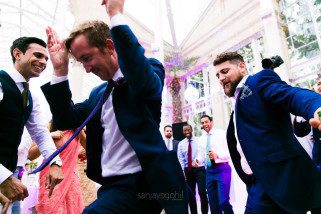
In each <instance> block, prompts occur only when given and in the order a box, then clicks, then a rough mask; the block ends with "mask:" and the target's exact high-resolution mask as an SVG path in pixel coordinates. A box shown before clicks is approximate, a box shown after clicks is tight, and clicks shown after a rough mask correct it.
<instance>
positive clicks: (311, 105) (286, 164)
mask: <svg viewBox="0 0 321 214" xmlns="http://www.w3.org/2000/svg"><path fill="white" fill-rule="evenodd" d="M214 67H215V70H216V71H215V72H216V76H217V78H218V79H219V81H220V83H221V85H222V86H223V89H224V92H225V94H226V95H227V96H229V97H235V98H236V100H235V106H234V107H235V110H234V113H233V114H232V115H231V120H230V124H229V127H228V131H227V141H228V147H229V151H230V154H231V158H232V161H233V164H234V167H235V169H236V171H237V173H238V174H239V176H240V178H241V179H242V180H243V181H244V182H245V183H246V185H247V189H248V199H247V204H246V211H245V213H260V214H261V213H305V212H306V211H308V210H311V209H317V207H320V206H321V185H320V182H321V178H320V171H319V170H318V168H317V167H316V165H315V164H314V163H313V162H312V160H311V159H310V157H309V156H308V154H307V153H306V152H305V151H304V149H303V148H302V147H301V145H300V143H299V142H298V140H297V139H296V137H295V136H294V134H293V129H292V123H291V118H290V113H292V114H294V115H300V116H302V117H304V118H305V119H307V120H309V119H311V123H312V124H313V126H315V127H318V126H319V128H321V125H320V124H321V122H320V119H319V116H318V114H317V113H318V112H319V111H320V106H321V96H320V95H318V94H317V93H315V92H312V91H310V90H305V89H301V88H296V87H291V86H290V85H288V84H286V83H285V82H283V81H282V80H281V79H280V77H279V76H278V75H277V74H276V73H275V72H274V71H273V70H271V69H264V70H262V71H260V72H258V73H257V74H255V75H253V76H249V75H248V74H247V69H246V65H245V63H244V60H243V58H242V56H240V55H239V54H237V53H235V52H226V53H222V54H220V55H218V56H217V58H216V59H215V60H214Z"/></svg>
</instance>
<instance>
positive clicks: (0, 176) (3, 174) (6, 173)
mask: <svg viewBox="0 0 321 214" xmlns="http://www.w3.org/2000/svg"><path fill="white" fill-rule="evenodd" d="M11 175H12V172H11V171H10V170H8V169H7V168H6V167H4V166H3V165H2V164H0V184H2V182H4V181H5V180H6V179H7V178H9V177H10V176H11Z"/></svg>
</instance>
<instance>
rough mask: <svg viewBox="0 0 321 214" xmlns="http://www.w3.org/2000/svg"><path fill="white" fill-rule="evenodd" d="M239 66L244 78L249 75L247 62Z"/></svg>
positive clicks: (240, 63)
mask: <svg viewBox="0 0 321 214" xmlns="http://www.w3.org/2000/svg"><path fill="white" fill-rule="evenodd" d="M238 66H239V68H240V69H241V74H242V75H243V76H245V75H247V68H246V64H245V62H239V64H238Z"/></svg>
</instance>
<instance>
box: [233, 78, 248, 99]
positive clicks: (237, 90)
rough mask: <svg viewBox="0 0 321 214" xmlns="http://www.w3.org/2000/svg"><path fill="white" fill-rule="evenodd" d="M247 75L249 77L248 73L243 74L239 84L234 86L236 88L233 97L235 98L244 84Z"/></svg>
mask: <svg viewBox="0 0 321 214" xmlns="http://www.w3.org/2000/svg"><path fill="white" fill-rule="evenodd" d="M248 77H249V75H248V74H247V75H245V76H244V77H243V78H242V80H241V81H240V82H239V84H238V85H237V86H236V90H235V93H234V98H236V97H237V95H238V94H239V93H240V91H241V88H242V87H243V86H244V84H245V82H246V80H247V78H248Z"/></svg>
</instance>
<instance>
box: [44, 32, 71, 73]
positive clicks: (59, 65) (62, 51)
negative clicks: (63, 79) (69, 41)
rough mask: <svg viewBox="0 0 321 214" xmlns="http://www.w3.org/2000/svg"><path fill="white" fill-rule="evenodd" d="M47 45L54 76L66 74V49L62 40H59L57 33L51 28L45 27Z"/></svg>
mask: <svg viewBox="0 0 321 214" xmlns="http://www.w3.org/2000/svg"><path fill="white" fill-rule="evenodd" d="M46 34H47V45H48V51H49V56H50V60H51V63H52V65H53V68H54V74H55V75H56V76H67V75H68V62H69V59H68V51H67V50H66V48H65V44H64V41H63V40H60V39H59V37H58V35H57V33H56V32H55V31H54V30H53V29H52V28H51V27H47V28H46Z"/></svg>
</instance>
